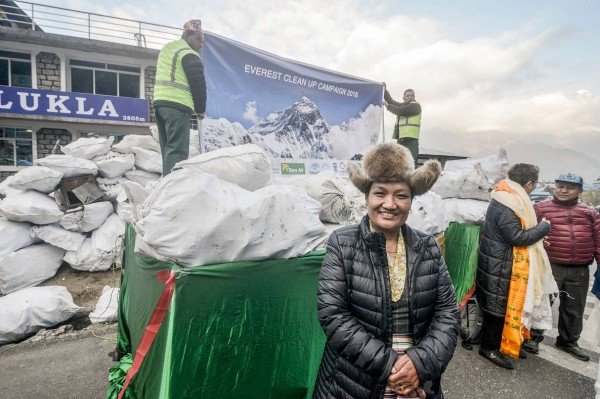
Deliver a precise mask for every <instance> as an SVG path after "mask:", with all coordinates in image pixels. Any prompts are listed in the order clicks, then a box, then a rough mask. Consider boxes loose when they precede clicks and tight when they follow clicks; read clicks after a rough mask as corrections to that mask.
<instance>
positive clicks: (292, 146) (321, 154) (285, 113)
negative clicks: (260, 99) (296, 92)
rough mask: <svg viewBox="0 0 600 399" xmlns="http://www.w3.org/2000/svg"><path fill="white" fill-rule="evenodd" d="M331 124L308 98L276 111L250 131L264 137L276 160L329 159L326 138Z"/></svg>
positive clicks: (254, 134)
mask: <svg viewBox="0 0 600 399" xmlns="http://www.w3.org/2000/svg"><path fill="white" fill-rule="evenodd" d="M329 131H330V128H329V124H328V123H327V121H325V119H324V118H323V116H322V115H321V112H320V111H319V109H318V108H317V106H316V105H315V103H313V102H312V101H310V100H309V99H308V98H306V97H302V98H301V99H300V101H298V102H296V103H294V104H293V105H292V106H291V107H288V108H286V109H283V110H280V111H276V112H273V113H271V114H269V115H267V117H266V118H264V119H263V120H261V121H260V122H258V123H257V124H256V125H254V126H252V127H251V128H250V129H248V132H249V133H250V134H252V135H253V136H259V137H262V139H263V140H264V142H265V143H266V145H267V146H268V147H269V148H270V149H271V151H272V152H274V153H276V154H277V156H276V158H314V159H322V158H329V156H328V152H329V149H330V148H329V145H328V144H327V140H326V137H327V135H328V134H329Z"/></svg>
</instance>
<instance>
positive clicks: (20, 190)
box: [0, 135, 160, 344]
mask: <svg viewBox="0 0 600 399" xmlns="http://www.w3.org/2000/svg"><path fill="white" fill-rule="evenodd" d="M148 139H150V140H152V142H151V141H150V140H148ZM113 141H114V139H113V138H112V137H107V138H87V137H86V138H80V139H78V140H76V141H74V142H72V143H71V144H69V145H66V146H63V147H61V151H62V153H63V154H60V155H58V154H56V155H50V156H48V157H45V158H41V159H38V160H36V161H35V166H31V167H28V168H26V169H23V170H21V171H19V172H18V173H16V174H15V175H14V176H11V177H9V178H7V179H6V180H5V181H4V182H2V183H0V193H1V194H2V197H3V199H2V200H1V201H0V295H2V297H0V344H1V343H7V342H12V341H16V340H20V339H22V338H25V337H26V336H28V335H30V334H33V333H35V332H36V331H37V330H39V329H41V328H45V327H51V326H54V325H56V324H59V323H61V322H64V321H66V320H68V319H69V318H71V317H72V316H73V315H74V314H75V312H76V311H77V310H79V307H78V306H77V305H75V303H73V298H72V295H71V294H70V293H69V292H68V291H67V289H66V288H65V287H61V286H47V287H38V285H39V284H40V283H42V282H44V281H45V280H48V279H50V278H52V277H53V276H54V275H55V274H56V273H57V271H58V269H59V268H60V267H61V265H62V264H63V263H66V264H68V265H69V267H72V268H73V269H76V270H79V271H83V272H97V271H105V270H108V269H110V268H111V267H112V266H116V267H119V266H120V264H121V252H122V240H123V235H124V233H125V222H124V220H123V218H121V217H120V216H119V215H118V213H116V212H115V210H116V209H119V207H118V202H117V197H118V196H119V194H121V197H122V198H125V194H124V190H123V189H122V187H121V183H126V182H133V180H130V179H128V178H127V174H132V178H133V179H138V181H141V179H142V178H144V179H145V180H146V181H144V183H145V184H149V183H148V182H149V181H151V180H158V179H159V178H160V175H159V174H157V173H154V172H151V171H148V170H146V169H148V168H150V166H146V163H144V162H145V160H143V161H141V162H140V161H138V164H141V165H142V166H141V167H136V158H135V151H136V150H140V149H141V150H145V149H147V148H152V149H154V150H156V149H158V148H159V146H158V143H157V142H155V140H154V138H153V137H152V136H151V135H148V136H127V139H126V140H124V142H121V143H118V144H114V143H113ZM154 152H156V151H154ZM156 153H157V154H159V153H158V152H156ZM152 166H154V165H152ZM144 168H146V169H144ZM86 176H94V177H95V178H96V182H97V184H98V187H99V188H100V190H102V193H103V195H102V197H100V198H98V199H96V201H95V202H93V203H88V204H85V205H83V206H78V207H75V208H71V209H68V208H65V207H61V206H59V203H60V201H57V200H56V199H55V198H54V197H57V196H58V195H59V194H58V193H59V191H57V189H58V188H59V185H60V183H61V181H65V180H64V179H76V178H80V177H86ZM123 201H124V202H126V199H124V200H123ZM63 205H64V204H63ZM125 208H126V206H125ZM98 295H100V293H98ZM113 315H114V313H113ZM104 316H106V315H103V317H104ZM108 318H110V317H108Z"/></svg>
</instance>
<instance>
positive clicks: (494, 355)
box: [479, 348, 515, 370]
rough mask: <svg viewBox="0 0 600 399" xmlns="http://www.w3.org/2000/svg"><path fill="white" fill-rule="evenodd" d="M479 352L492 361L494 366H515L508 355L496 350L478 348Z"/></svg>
mask: <svg viewBox="0 0 600 399" xmlns="http://www.w3.org/2000/svg"><path fill="white" fill-rule="evenodd" d="M479 354H480V355H481V356H483V357H485V358H486V359H488V360H489V361H490V362H492V363H494V364H495V365H496V366H500V367H502V368H505V369H508V370H513V369H514V368H515V366H513V364H512V362H511V361H510V360H509V359H508V357H507V356H506V355H504V354H502V353H500V351H498V350H489V349H484V348H479Z"/></svg>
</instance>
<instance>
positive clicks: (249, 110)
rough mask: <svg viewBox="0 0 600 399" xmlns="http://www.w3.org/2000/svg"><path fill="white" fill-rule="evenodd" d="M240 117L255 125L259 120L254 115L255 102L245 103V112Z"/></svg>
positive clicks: (255, 114)
mask: <svg viewBox="0 0 600 399" xmlns="http://www.w3.org/2000/svg"><path fill="white" fill-rule="evenodd" d="M242 117H243V118H244V119H246V120H249V121H250V122H252V123H254V124H255V125H256V124H257V123H258V122H259V120H260V118H259V117H258V115H257V113H256V101H248V102H247V103H246V111H245V112H244V114H243V115H242Z"/></svg>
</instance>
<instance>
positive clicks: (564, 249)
mask: <svg viewBox="0 0 600 399" xmlns="http://www.w3.org/2000/svg"><path fill="white" fill-rule="evenodd" d="M533 207H534V208H535V213H536V214H537V218H538V221H540V220H542V219H543V218H546V220H549V221H550V223H551V224H552V231H550V233H548V235H547V236H546V239H545V240H544V248H546V252H547V253H548V257H549V258H550V262H552V263H560V264H565V265H589V264H591V263H592V262H593V261H594V258H596V262H598V264H600V215H599V214H598V211H596V210H595V209H594V208H592V207H591V206H588V205H585V204H577V203H571V204H564V203H561V202H559V201H557V200H556V198H552V199H550V200H546V201H542V202H538V203H537V204H535V205H534V206H533Z"/></svg>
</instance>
